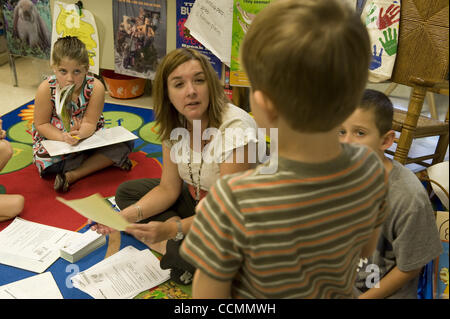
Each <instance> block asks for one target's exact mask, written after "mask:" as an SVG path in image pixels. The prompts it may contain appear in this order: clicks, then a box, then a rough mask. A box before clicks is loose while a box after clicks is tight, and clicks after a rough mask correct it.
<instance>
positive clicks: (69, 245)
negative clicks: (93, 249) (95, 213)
mask: <svg viewBox="0 0 450 319" xmlns="http://www.w3.org/2000/svg"><path fill="white" fill-rule="evenodd" d="M102 236H104V235H102V234H99V233H97V232H96V231H93V230H91V229H88V230H87V231H86V232H84V233H82V234H80V236H77V237H74V238H73V239H71V240H68V241H67V242H66V244H64V246H63V247H62V248H61V250H64V251H65V252H66V253H67V254H69V255H75V254H76V253H77V252H79V251H80V250H82V249H83V248H85V247H86V246H87V245H89V244H91V243H92V242H94V241H96V240H97V239H99V238H100V237H102Z"/></svg>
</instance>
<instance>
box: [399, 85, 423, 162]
mask: <svg viewBox="0 0 450 319" xmlns="http://www.w3.org/2000/svg"><path fill="white" fill-rule="evenodd" d="M426 92H427V91H426V89H425V88H423V87H414V88H413V90H412V94H411V98H410V101H409V104H408V111H407V113H406V118H405V121H404V123H403V128H402V131H401V133H400V137H399V140H398V143H397V149H396V150H395V154H394V159H395V160H396V161H398V162H400V163H401V164H403V165H405V164H406V160H407V159H408V153H409V149H410V148H411V144H412V141H413V138H414V133H415V131H416V126H417V122H418V120H419V116H420V112H421V111H422V107H423V101H424V99H425V94H426Z"/></svg>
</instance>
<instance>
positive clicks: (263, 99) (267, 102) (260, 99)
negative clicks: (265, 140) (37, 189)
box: [251, 90, 278, 122]
mask: <svg viewBox="0 0 450 319" xmlns="http://www.w3.org/2000/svg"><path fill="white" fill-rule="evenodd" d="M251 94H253V99H254V101H255V103H256V104H257V105H258V107H259V109H260V110H261V111H262V112H264V114H265V115H266V117H267V119H268V120H269V121H271V122H273V121H275V120H276V118H277V117H278V112H277V109H276V108H275V105H274V104H273V102H272V100H271V99H270V98H269V97H268V96H267V95H266V94H265V93H264V92H263V91H260V90H256V91H253V92H252V93H251Z"/></svg>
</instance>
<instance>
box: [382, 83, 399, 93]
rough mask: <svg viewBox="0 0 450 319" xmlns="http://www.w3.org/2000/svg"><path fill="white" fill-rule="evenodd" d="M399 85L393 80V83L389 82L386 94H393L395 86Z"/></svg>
mask: <svg viewBox="0 0 450 319" xmlns="http://www.w3.org/2000/svg"><path fill="white" fill-rule="evenodd" d="M396 87H397V83H395V82H392V83H391V84H389V86H388V88H387V89H386V91H384V94H385V95H386V96H389V95H391V93H392V91H394V90H395V88H396Z"/></svg>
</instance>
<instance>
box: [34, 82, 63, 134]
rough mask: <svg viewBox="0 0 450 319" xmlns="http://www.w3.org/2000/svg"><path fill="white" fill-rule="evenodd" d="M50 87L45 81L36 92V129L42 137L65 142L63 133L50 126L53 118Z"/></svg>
mask: <svg viewBox="0 0 450 319" xmlns="http://www.w3.org/2000/svg"><path fill="white" fill-rule="evenodd" d="M52 109H53V106H52V102H51V93H50V85H49V83H48V81H43V82H42V83H41V84H40V85H39V87H38V90H37V92H36V98H35V100H34V119H33V121H34V127H35V128H36V130H37V131H38V132H39V134H41V135H42V136H45V138H47V139H49V140H53V141H64V135H63V132H62V131H61V130H60V129H58V128H56V127H55V126H53V125H51V124H50V120H51V118H52Z"/></svg>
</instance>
